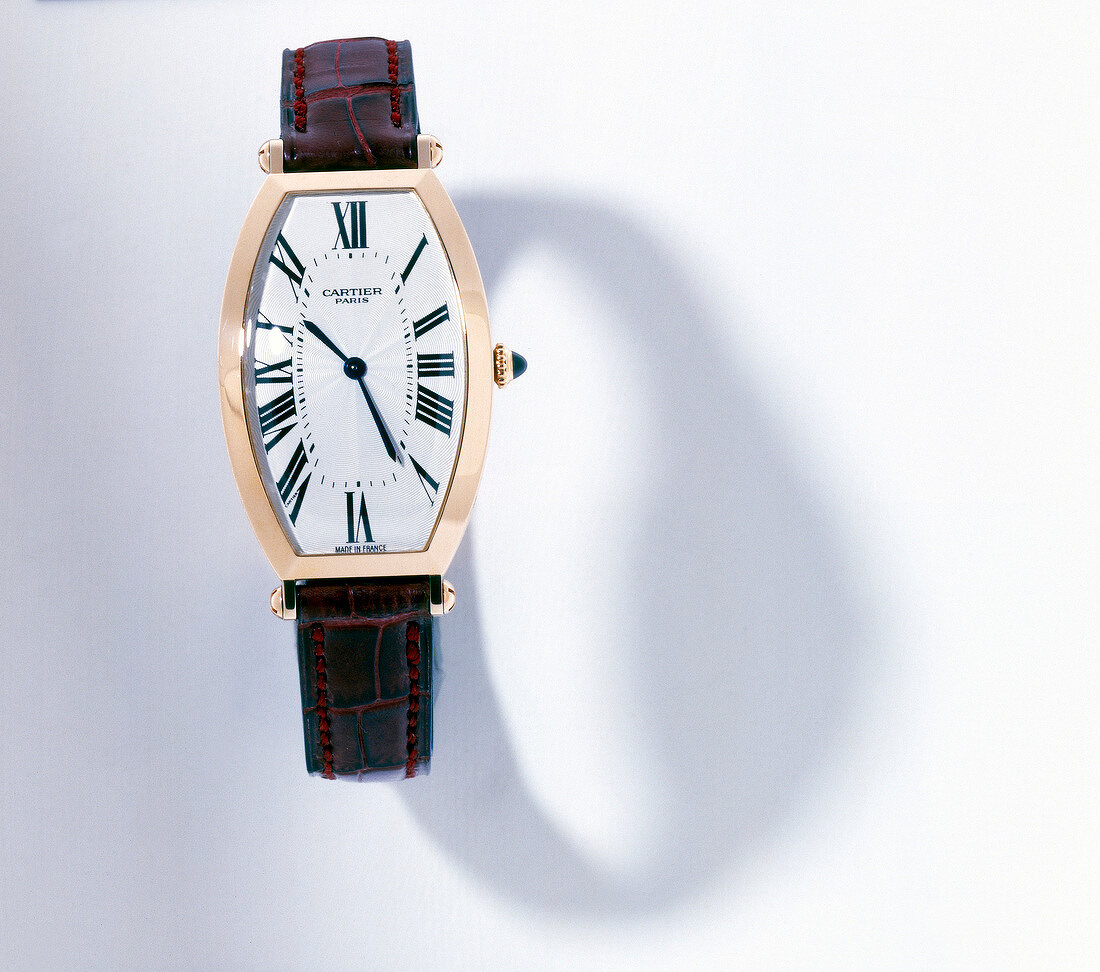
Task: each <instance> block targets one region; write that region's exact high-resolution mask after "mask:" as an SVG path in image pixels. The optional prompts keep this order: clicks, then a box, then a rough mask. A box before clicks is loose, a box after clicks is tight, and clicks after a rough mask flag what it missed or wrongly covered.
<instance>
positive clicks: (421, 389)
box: [416, 385, 455, 435]
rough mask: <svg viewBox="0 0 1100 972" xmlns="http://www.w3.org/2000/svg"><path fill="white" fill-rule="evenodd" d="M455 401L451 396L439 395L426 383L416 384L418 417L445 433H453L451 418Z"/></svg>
mask: <svg viewBox="0 0 1100 972" xmlns="http://www.w3.org/2000/svg"><path fill="white" fill-rule="evenodd" d="M454 405H455V403H454V402H453V401H451V399H449V398H444V397H443V396H442V395H437V394H436V393H435V392H434V391H432V390H431V389H430V388H426V387H425V386H424V385H417V386H416V417H417V418H418V419H420V421H421V422H423V423H424V424H425V425H430V426H432V428H436V429H439V431H440V432H443V433H444V434H445V435H450V434H451V420H452V418H453V416H454Z"/></svg>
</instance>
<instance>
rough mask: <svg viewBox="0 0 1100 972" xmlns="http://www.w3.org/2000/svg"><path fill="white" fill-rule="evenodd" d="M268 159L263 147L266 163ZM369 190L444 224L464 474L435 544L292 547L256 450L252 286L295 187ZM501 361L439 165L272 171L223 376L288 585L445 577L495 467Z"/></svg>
mask: <svg viewBox="0 0 1100 972" xmlns="http://www.w3.org/2000/svg"><path fill="white" fill-rule="evenodd" d="M279 148H280V149H281V146H280V147H279ZM272 154H274V153H272ZM279 154H280V155H281V152H280V153H279ZM425 154H427V153H425ZM433 156H434V153H433ZM262 161H263V150H261V164H262ZM432 161H433V162H434V158H432ZM265 168H266V167H265ZM364 189H407V190H411V191H413V192H415V193H416V195H417V196H418V197H419V198H420V200H421V202H422V203H423V204H424V208H425V209H426V210H427V212H428V215H429V216H430V217H431V219H432V221H433V222H434V223H435V228H436V230H437V231H438V232H439V238H440V240H442V242H443V247H444V249H445V250H446V252H447V257H448V260H449V261H450V265H451V272H452V273H453V274H454V278H455V282H456V284H457V285H458V294H459V300H460V303H461V305H462V321H463V326H464V332H465V334H464V338H465V344H466V365H467V367H466V410H465V416H464V419H463V423H462V428H461V431H460V439H459V444H458V454H457V457H456V459H455V466H454V473H453V475H452V477H451V481H450V484H449V487H448V489H447V493H446V496H445V497H444V499H443V502H442V510H441V512H440V514H439V518H438V520H437V521H436V525H435V529H434V530H433V531H432V535H431V537H430V538H429V540H428V545H427V547H426V548H425V549H423V550H420V551H414V552H411V553H370V554H312V555H302V554H299V553H297V552H296V551H295V550H294V548H293V546H291V543H290V541H289V540H288V538H287V536H286V535H285V534H284V532H283V528H282V526H281V525H280V522H279V517H278V516H277V515H276V513H275V511H274V509H273V508H272V506H271V502H270V500H269V499H268V495H267V492H266V491H265V490H264V487H263V482H262V480H261V478H260V472H259V467H258V466H257V460H256V455H255V453H254V448H255V447H254V444H253V442H252V438H251V436H250V434H249V431H248V424H247V422H246V420H245V404H244V403H245V397H244V386H243V384H242V375H243V369H242V360H241V359H242V355H243V354H244V351H245V314H246V308H247V304H248V296H249V289H250V287H251V283H252V273H253V268H254V267H255V265H256V261H257V257H258V255H259V251H260V247H261V245H262V244H263V240H264V235H265V233H266V232H267V228H268V226H269V225H270V223H271V220H272V219H273V218H274V216H275V214H276V211H277V210H278V208H279V206H280V204H281V203H282V201H283V199H284V198H285V197H286V196H287V194H289V193H310V192H339V191H344V190H364ZM493 367H494V352H493V343H492V339H491V338H490V335H489V313H488V307H487V303H486V300H485V287H484V285H483V284H482V282H481V273H480V271H479V270H478V267H477V260H476V259H475V258H474V251H473V249H472V247H471V246H470V241H469V238H468V237H467V236H466V231H465V229H464V228H463V226H462V221H461V220H460V219H459V216H458V212H457V211H456V210H455V207H454V204H453V203H452V202H451V200H450V197H449V196H448V195H447V193H446V191H445V190H444V188H443V186H442V185H441V183H440V182H439V179H438V178H437V177H436V175H435V173H434V172H432V170H431V169H430V168H420V169H384V170H375V171H341V172H295V173H282V172H272V174H270V175H268V177H267V179H266V180H265V181H264V184H263V185H262V186H261V188H260V191H259V193H258V194H257V196H256V199H255V201H254V202H253V203H252V208H251V209H250V210H249V211H248V216H247V217H246V218H245V221H244V226H243V227H242V229H241V235H240V237H239V239H238V240H237V246H236V249H234V251H233V260H232V262H231V263H230V266H229V276H228V279H227V280H226V284H225V296H224V298H223V300H222V313H221V328H220V333H219V340H218V383H219V385H220V388H221V404H222V421H223V423H224V426H225V439H226V443H227V445H228V447H229V458H230V461H231V463H232V465H233V475H234V477H235V478H236V481H237V489H238V490H239V491H240V494H241V500H242V502H243V503H244V507H245V510H246V511H247V513H248V518H249V520H251V522H252V527H253V529H254V530H255V531H256V536H257V538H258V539H259V541H260V546H261V547H262V548H263V551H264V553H265V554H266V555H267V559H268V560H269V561H271V566H272V567H273V568H274V569H275V572H276V574H278V576H279V578H280V579H281V580H283V581H284V582H285V581H295V580H313V579H321V578H335V577H401V576H424V575H429V576H431V575H442V574H443V572H444V571H445V570H446V569H447V567H448V565H449V564H450V562H451V559H452V558H453V557H454V554H455V551H456V550H457V548H458V544H459V542H460V541H461V539H462V534H463V533H464V532H465V530H466V524H467V522H468V521H469V518H470V511H471V510H472V508H473V504H474V496H475V494H476V493H477V487H478V482H479V481H480V479H481V470H482V468H483V466H484V464H485V450H486V446H487V445H488V441H489V417H490V412H491V409H492V396H493V382H494V372H493Z"/></svg>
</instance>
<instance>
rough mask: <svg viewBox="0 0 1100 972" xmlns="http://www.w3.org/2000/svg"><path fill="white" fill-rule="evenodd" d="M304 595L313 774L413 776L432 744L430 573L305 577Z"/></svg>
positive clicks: (303, 663)
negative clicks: (323, 578)
mask: <svg viewBox="0 0 1100 972" xmlns="http://www.w3.org/2000/svg"><path fill="white" fill-rule="evenodd" d="M297 600H298V665H299V670H300V674H301V680H302V713H303V717H304V719H303V722H304V727H305V738H306V765H307V767H308V768H309V771H310V773H319V774H320V775H321V776H323V777H325V778H326V779H330V780H331V779H336V778H337V777H345V778H351V779H358V778H361V777H362V776H363V775H364V774H367V773H377V772H379V771H390V773H391V774H392V775H394V776H405V777H409V776H415V775H416V772H417V769H418V768H421V767H424V766H426V765H427V763H428V759H429V756H430V754H431V746H432V706H431V675H432V618H431V607H430V603H429V586H428V579H427V578H398V579H395V580H377V581H376V580H373V579H372V580H352V581H340V582H328V581H323V582H322V581H308V582H306V583H304V584H301V585H299V587H298V591H297Z"/></svg>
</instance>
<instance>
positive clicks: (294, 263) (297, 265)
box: [271, 233, 306, 301]
mask: <svg viewBox="0 0 1100 972" xmlns="http://www.w3.org/2000/svg"><path fill="white" fill-rule="evenodd" d="M271 262H272V263H274V264H275V266H277V267H278V268H279V269H280V270H282V271H283V273H285V274H286V276H287V279H288V280H289V281H290V289H291V290H292V291H294V299H295V301H297V300H298V288H299V287H301V286H302V275H303V274H304V273H305V272H306V267H305V264H304V263H302V261H301V260H299V259H298V255H297V254H296V253H295V252H294V250H292V249H291V247H290V244H289V243H287V241H286V237H284V236H283V234H282V233H280V234H279V235H278V236H276V237H275V246H274V247H272V250H271Z"/></svg>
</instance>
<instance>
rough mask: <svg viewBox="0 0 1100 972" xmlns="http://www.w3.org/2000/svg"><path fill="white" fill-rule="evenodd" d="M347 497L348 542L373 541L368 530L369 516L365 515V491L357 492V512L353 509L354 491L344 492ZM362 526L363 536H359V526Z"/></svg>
mask: <svg viewBox="0 0 1100 972" xmlns="http://www.w3.org/2000/svg"><path fill="white" fill-rule="evenodd" d="M344 495H345V496H347V498H348V543H364V542H365V543H374V537H372V536H371V532H370V517H368V516H367V497H366V494H365V493H360V494H359V512H358V515H357V514H356V510H355V493H345V494H344ZM360 527H362V528H363V532H364V534H365V536H363V537H362V538H360V536H359V528H360Z"/></svg>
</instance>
